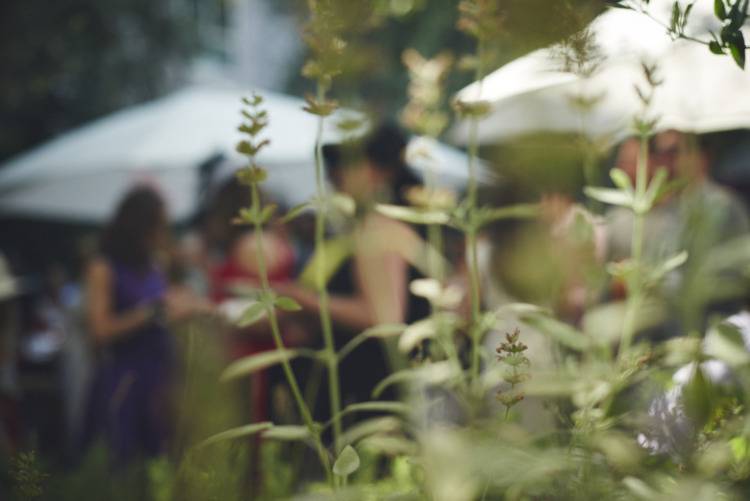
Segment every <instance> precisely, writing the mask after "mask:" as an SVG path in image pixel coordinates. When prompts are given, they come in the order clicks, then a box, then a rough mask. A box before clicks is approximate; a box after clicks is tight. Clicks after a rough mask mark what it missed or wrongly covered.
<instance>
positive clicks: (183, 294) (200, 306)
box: [164, 288, 217, 322]
mask: <svg viewBox="0 0 750 501" xmlns="http://www.w3.org/2000/svg"><path fill="white" fill-rule="evenodd" d="M164 309H165V312H166V316H167V321H169V322H180V321H182V320H185V319H187V318H189V317H193V316H196V315H206V314H207V315H215V314H217V312H216V308H215V307H214V306H213V305H212V304H211V303H210V302H209V301H207V300H206V299H203V298H200V297H198V296H196V295H195V294H194V293H193V292H192V291H190V290H188V289H185V288H174V289H170V290H169V291H168V292H167V293H166V294H165V296H164Z"/></svg>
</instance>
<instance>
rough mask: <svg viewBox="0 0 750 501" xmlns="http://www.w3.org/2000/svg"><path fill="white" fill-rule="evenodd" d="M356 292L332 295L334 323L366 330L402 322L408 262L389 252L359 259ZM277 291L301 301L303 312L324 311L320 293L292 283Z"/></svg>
mask: <svg viewBox="0 0 750 501" xmlns="http://www.w3.org/2000/svg"><path fill="white" fill-rule="evenodd" d="M354 266H355V278H356V291H355V293H354V294H353V295H339V294H329V296H328V311H329V312H330V315H331V321H332V322H333V323H334V324H336V325H338V326H341V327H344V328H347V329H351V330H354V331H363V330H365V329H368V328H370V327H373V326H375V325H377V324H380V323H401V322H404V320H405V316H406V313H405V312H406V299H407V297H406V289H407V286H408V284H407V283H406V282H407V263H406V261H405V260H404V259H403V258H402V257H401V256H400V255H399V254H397V253H395V252H389V253H387V254H379V255H374V256H369V257H358V258H355V264H354ZM276 290H277V292H278V293H279V294H280V295H283V296H289V297H291V298H292V299H294V300H295V301H297V302H298V303H299V304H300V306H302V308H303V310H305V311H309V312H315V313H319V312H320V301H319V299H318V293H317V291H311V290H309V289H305V288H302V287H300V286H297V285H293V284H289V285H284V286H279V287H276Z"/></svg>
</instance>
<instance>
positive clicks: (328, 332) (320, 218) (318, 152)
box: [315, 80, 342, 456]
mask: <svg viewBox="0 0 750 501" xmlns="http://www.w3.org/2000/svg"><path fill="white" fill-rule="evenodd" d="M324 99H325V86H324V85H323V82H322V81H320V80H318V101H319V102H323V100H324ZM315 179H316V182H317V190H318V198H319V199H320V200H323V199H324V197H325V184H324V175H323V117H322V116H321V117H319V118H318V132H317V136H316V138H315ZM325 224H326V222H325V212H324V210H323V209H322V208H320V209H319V210H318V212H317V213H316V215H315V253H316V255H317V256H319V259H320V262H319V263H318V266H317V268H316V271H315V283H316V285H317V287H318V303H319V305H320V308H319V309H320V323H321V327H322V329H323V342H324V343H325V353H326V356H325V359H326V361H327V364H328V388H329V394H330V399H331V401H330V405H331V416H333V417H334V421H333V444H334V445H333V447H334V451H335V453H336V456H338V454H339V452H341V451H340V450H339V448H340V442H341V441H340V438H341V435H342V429H341V417H340V411H341V393H340V385H339V370H338V357H337V356H336V344H335V342H334V338H333V326H332V324H331V313H330V311H329V310H328V289H327V284H326V283H325V276H324V274H325V272H324V270H325V269H326V247H325Z"/></svg>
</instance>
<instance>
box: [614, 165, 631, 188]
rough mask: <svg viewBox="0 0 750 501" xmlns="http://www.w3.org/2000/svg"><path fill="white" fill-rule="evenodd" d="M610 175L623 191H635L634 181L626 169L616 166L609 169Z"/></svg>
mask: <svg viewBox="0 0 750 501" xmlns="http://www.w3.org/2000/svg"><path fill="white" fill-rule="evenodd" d="M609 177H611V178H612V182H613V183H615V186H617V187H618V188H620V189H621V190H622V191H625V192H628V193H631V194H632V193H633V182H632V181H631V180H630V176H628V175H627V174H626V173H625V171H624V170H622V169H618V168H617V167H614V168H613V169H612V170H610V171H609Z"/></svg>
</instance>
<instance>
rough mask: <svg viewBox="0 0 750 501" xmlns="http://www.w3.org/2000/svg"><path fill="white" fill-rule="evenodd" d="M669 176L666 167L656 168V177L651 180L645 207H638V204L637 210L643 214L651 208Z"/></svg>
mask: <svg viewBox="0 0 750 501" xmlns="http://www.w3.org/2000/svg"><path fill="white" fill-rule="evenodd" d="M667 176H668V173H667V169H666V168H665V167H659V168H658V169H656V172H655V173H654V177H653V178H652V179H651V182H650V183H649V185H648V188H647V189H646V194H645V197H644V198H645V200H644V203H643V207H638V204H636V207H635V209H636V210H641V211H642V213H643V214H645V213H646V212H648V211H649V210H651V207H653V205H654V201H655V200H656V197H657V196H658V195H659V193H661V189H662V187H663V186H664V183H666V181H667Z"/></svg>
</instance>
